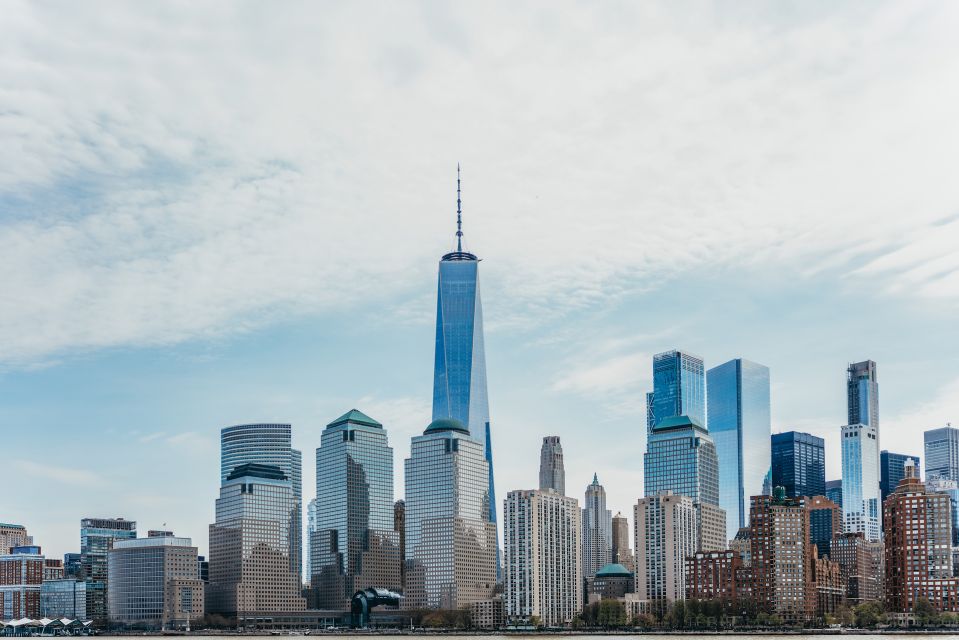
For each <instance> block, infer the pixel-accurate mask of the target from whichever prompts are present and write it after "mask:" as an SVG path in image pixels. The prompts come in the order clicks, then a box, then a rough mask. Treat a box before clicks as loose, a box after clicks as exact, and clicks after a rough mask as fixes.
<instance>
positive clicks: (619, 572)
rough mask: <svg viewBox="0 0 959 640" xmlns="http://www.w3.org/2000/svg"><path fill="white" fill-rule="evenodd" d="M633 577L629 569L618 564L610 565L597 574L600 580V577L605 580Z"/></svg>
mask: <svg viewBox="0 0 959 640" xmlns="http://www.w3.org/2000/svg"><path fill="white" fill-rule="evenodd" d="M632 575H633V572H632V571H630V570H629V569H627V568H626V567H624V566H623V565H621V564H619V563H618V562H613V563H610V564H608V565H606V566H605V567H603V568H602V569H600V570H599V571H597V572H596V577H597V578H599V577H603V578H620V577H622V578H629V577H631V576H632Z"/></svg>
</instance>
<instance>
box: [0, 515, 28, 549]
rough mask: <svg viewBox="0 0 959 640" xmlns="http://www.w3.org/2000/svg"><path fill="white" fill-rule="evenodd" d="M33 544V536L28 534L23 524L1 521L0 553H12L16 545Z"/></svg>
mask: <svg viewBox="0 0 959 640" xmlns="http://www.w3.org/2000/svg"><path fill="white" fill-rule="evenodd" d="M32 544H33V536H31V535H28V534H27V528H26V527H25V526H23V525H22V524H7V523H4V522H0V554H7V553H10V550H11V549H13V548H14V547H27V546H30V545H32Z"/></svg>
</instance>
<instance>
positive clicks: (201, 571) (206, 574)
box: [196, 556, 210, 583]
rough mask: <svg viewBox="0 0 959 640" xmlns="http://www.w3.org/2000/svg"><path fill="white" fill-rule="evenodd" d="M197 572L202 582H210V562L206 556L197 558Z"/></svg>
mask: <svg viewBox="0 0 959 640" xmlns="http://www.w3.org/2000/svg"><path fill="white" fill-rule="evenodd" d="M196 572H197V575H198V576H200V580H201V581H202V582H204V583H207V582H209V581H210V561H209V560H207V559H206V556H197V557H196Z"/></svg>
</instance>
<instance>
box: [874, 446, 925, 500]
mask: <svg viewBox="0 0 959 640" xmlns="http://www.w3.org/2000/svg"><path fill="white" fill-rule="evenodd" d="M906 460H912V463H913V465H915V467H916V475H918V476H919V477H922V474H921V473H920V472H919V456H910V455H906V454H904V453H892V452H890V451H885V450H884V451H880V452H879V494H880V498H881V500H882V501H883V502H885V501H886V498H888V497H889V494H891V493H892V492H893V491H895V490H896V487H898V486H899V481H900V480H902V479H903V477H905V475H904V474H905V467H906Z"/></svg>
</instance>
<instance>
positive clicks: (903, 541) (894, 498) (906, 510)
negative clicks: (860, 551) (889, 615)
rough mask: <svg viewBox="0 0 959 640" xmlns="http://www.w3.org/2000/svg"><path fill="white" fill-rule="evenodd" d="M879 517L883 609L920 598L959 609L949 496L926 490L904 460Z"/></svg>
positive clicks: (904, 606) (910, 605)
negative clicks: (881, 523)
mask: <svg viewBox="0 0 959 640" xmlns="http://www.w3.org/2000/svg"><path fill="white" fill-rule="evenodd" d="M928 461H929V459H928V456H927V458H926V462H927V464H928ZM927 471H928V467H927ZM883 520H884V525H885V531H886V538H885V544H886V606H887V607H888V610H889V611H893V612H909V611H912V610H913V609H914V607H915V605H916V602H917V601H918V600H919V599H920V598H926V599H928V600H929V601H930V602H931V603H932V605H933V606H934V607H936V608H937V609H939V610H940V611H956V610H959V578H954V577H953V572H952V541H951V537H952V536H951V517H950V504H949V496H947V495H945V494H942V493H932V492H930V491H927V490H926V486H925V485H924V484H923V483H922V482H921V481H920V480H919V478H918V476H917V475H916V472H915V467H913V466H912V465H911V464H909V463H907V464H906V467H905V477H904V478H903V479H902V480H900V482H899V486H898V487H896V490H895V491H893V492H892V495H890V496H889V498H888V499H887V500H886V502H885V504H884V505H883Z"/></svg>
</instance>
